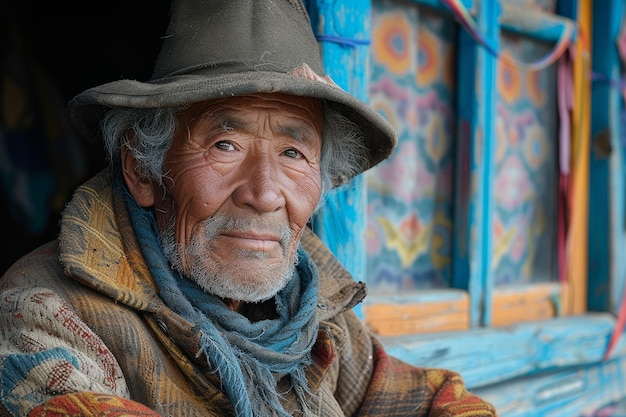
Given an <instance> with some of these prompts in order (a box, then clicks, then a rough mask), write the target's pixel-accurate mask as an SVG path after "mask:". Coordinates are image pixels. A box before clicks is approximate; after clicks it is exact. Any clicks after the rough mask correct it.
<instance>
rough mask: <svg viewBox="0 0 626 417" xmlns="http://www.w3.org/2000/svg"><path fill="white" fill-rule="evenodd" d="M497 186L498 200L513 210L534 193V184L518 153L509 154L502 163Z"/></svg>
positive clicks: (496, 182)
mask: <svg viewBox="0 0 626 417" xmlns="http://www.w3.org/2000/svg"><path fill="white" fill-rule="evenodd" d="M495 187H496V190H495V194H496V200H497V201H498V202H499V203H500V204H502V205H503V206H504V208H506V209H508V210H513V209H515V208H516V207H518V206H519V205H521V204H522V203H524V202H526V201H527V200H528V198H529V196H530V195H531V193H532V184H531V183H530V180H529V178H528V173H527V172H526V168H525V167H524V164H523V162H522V161H521V160H520V158H519V157H518V156H517V155H511V156H509V157H508V158H507V159H506V160H505V161H504V163H503V164H502V165H501V167H500V170H499V172H498V176H497V177H496V181H495Z"/></svg>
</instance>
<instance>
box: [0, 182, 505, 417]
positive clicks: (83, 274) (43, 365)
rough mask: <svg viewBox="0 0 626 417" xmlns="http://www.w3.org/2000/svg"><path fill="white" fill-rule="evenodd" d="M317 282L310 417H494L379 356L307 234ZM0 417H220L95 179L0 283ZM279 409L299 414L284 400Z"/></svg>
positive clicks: (342, 275) (351, 289) (437, 378)
mask: <svg viewBox="0 0 626 417" xmlns="http://www.w3.org/2000/svg"><path fill="white" fill-rule="evenodd" d="M302 244H303V247H304V248H305V249H306V250H307V251H308V253H309V254H310V256H311V258H312V260H313V261H314V262H315V264H316V266H317V268H318V270H319V274H320V294H319V300H318V305H317V312H316V314H317V317H318V319H319V321H320V330H319V333H318V338H317V341H316V343H315V346H314V348H313V351H312V357H313V359H314V363H313V364H312V365H310V366H309V367H308V368H307V371H306V373H307V379H308V382H309V385H310V388H311V390H312V392H313V396H312V397H311V400H310V404H309V405H310V407H311V409H312V410H313V412H314V413H315V415H317V416H325V417H326V416H330V417H332V416H385V417H391V416H439V417H446V416H456V415H459V416H460V415H462V416H484V417H487V416H495V415H496V413H495V410H494V409H493V407H492V406H491V405H490V404H488V403H486V402H484V401H482V400H481V399H480V398H478V397H476V396H474V395H472V394H470V393H468V392H467V391H466V389H465V387H464V385H463V381H462V379H461V378H460V376H459V375H458V374H456V373H454V372H449V371H445V370H438V369H422V368H416V367H413V366H410V365H408V364H405V363H403V362H401V361H399V360H397V359H395V358H392V357H389V356H388V355H387V354H386V353H385V352H384V349H383V348H382V346H381V345H380V343H379V342H378V341H377V339H376V338H375V337H373V336H372V335H371V334H370V333H369V332H368V331H367V329H366V328H365V327H364V326H363V324H362V323H361V321H360V320H359V319H358V317H357V316H356V315H355V314H354V313H353V311H352V310H351V309H352V307H354V306H355V305H356V304H357V303H359V302H360V301H361V300H362V299H363V297H364V296H365V292H366V290H365V286H364V285H363V284H362V283H357V282H355V281H354V280H353V279H352V277H351V276H350V275H349V274H348V273H347V272H346V271H345V270H344V269H343V268H342V266H341V265H340V264H339V262H338V261H337V260H336V259H335V258H334V257H333V256H332V254H331V253H330V252H329V251H328V250H327V249H326V248H325V246H324V245H323V244H322V243H321V241H320V240H319V239H318V238H317V237H316V236H315V235H314V234H313V233H312V232H311V231H307V232H305V234H304V236H303V238H302ZM0 291H2V294H1V296H0V373H1V375H0V377H1V380H2V389H1V390H0V416H1V415H10V416H52V415H54V416H61V415H94V416H97V415H124V416H155V415H162V416H175V417H194V416H231V415H233V407H232V404H231V402H230V400H229V398H228V397H227V396H226V395H225V394H224V393H223V392H222V391H221V390H220V381H219V380H218V379H217V376H216V374H215V373H213V372H211V370H210V369H208V366H207V361H206V358H205V357H204V356H203V354H201V353H198V352H201V350H200V348H199V334H198V333H197V332H195V331H194V329H193V324H192V323H190V322H188V321H187V320H185V319H184V318H182V317H181V316H179V315H178V314H176V313H175V312H173V311H172V310H171V309H169V308H168V307H167V306H166V305H165V304H164V303H163V301H162V300H161V299H160V298H159V296H158V292H157V289H156V286H155V284H154V282H153V280H152V278H151V276H150V273H149V271H148V268H147V266H146V264H145V262H144V260H143V258H142V255H141V250H140V248H139V247H138V245H137V241H136V239H135V236H134V232H133V228H132V225H131V223H130V220H129V217H128V214H127V211H126V208H125V205H124V201H123V198H122V197H121V196H118V195H116V194H115V193H113V191H112V186H111V181H110V179H109V173H108V172H107V171H103V172H102V173H100V174H98V175H97V176H95V177H94V178H93V179H91V180H90V181H88V182H87V183H85V184H84V185H83V186H81V187H79V189H78V190H77V191H76V193H75V195H74V197H73V199H72V201H71V202H70V203H69V204H68V206H67V207H66V209H65V211H64V213H63V217H62V222H61V229H60V234H59V238H58V241H55V242H51V243H49V244H47V245H44V246H42V247H40V248H39V249H37V250H35V251H33V252H32V253H30V254H28V255H26V256H25V257H23V258H22V259H20V260H19V261H18V262H17V263H16V264H14V265H13V266H12V267H11V268H10V269H9V270H8V271H7V272H6V273H5V275H4V276H3V277H2V279H0ZM288 379H289V378H288V377H283V378H282V379H280V380H279V382H278V387H279V389H281V390H282V391H284V392H286V395H285V400H284V404H285V408H286V409H287V410H288V411H289V412H290V413H292V414H293V415H300V411H299V410H298V409H297V406H296V404H297V401H295V398H294V397H293V395H292V394H290V392H289V391H288V387H289V380H288Z"/></svg>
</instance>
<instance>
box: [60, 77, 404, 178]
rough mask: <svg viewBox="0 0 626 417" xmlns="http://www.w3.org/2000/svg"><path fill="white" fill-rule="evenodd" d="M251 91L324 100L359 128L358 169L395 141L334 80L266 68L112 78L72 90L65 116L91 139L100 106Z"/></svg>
mask: <svg viewBox="0 0 626 417" xmlns="http://www.w3.org/2000/svg"><path fill="white" fill-rule="evenodd" d="M254 93H284V94H290V95H294V96H304V97H313V98H319V99H323V100H325V101H326V102H328V103H329V105H330V106H331V107H332V108H333V109H335V110H336V111H337V112H339V113H340V114H342V115H343V116H345V117H347V118H348V119H349V120H351V121H352V122H354V123H356V124H357V125H358V126H360V128H361V132H362V134H363V136H364V142H365V143H364V145H365V146H366V148H367V149H369V153H370V155H369V156H370V157H369V160H368V161H366V162H365V163H364V165H363V166H362V171H365V170H367V169H369V168H371V167H373V166H374V165H376V164H378V163H379V162H381V161H383V160H384V159H386V158H388V157H389V156H390V155H391V152H392V151H393V149H394V148H395V146H396V143H397V137H396V132H395V130H394V129H393V127H392V126H391V124H390V123H389V122H388V121H387V120H386V119H385V118H384V117H383V116H382V115H380V114H379V113H377V112H376V111H375V110H374V109H373V108H372V107H370V106H369V105H367V104H366V103H365V102H363V101H361V100H359V99H357V98H356V97H354V96H353V95H351V94H349V93H347V92H345V91H344V90H342V89H341V88H339V87H337V86H336V85H334V84H328V83H323V82H319V81H317V80H310V79H307V78H302V77H295V76H293V75H291V74H288V73H281V72H272V71H265V72H263V71H250V72H244V73H222V74H219V75H215V74H213V75H211V76H210V77H207V76H205V75H204V76H203V75H198V74H186V75H176V76H168V77H165V78H162V79H156V80H151V81H148V82H141V81H136V80H118V81H114V82H111V83H107V84H103V85H100V86H98V87H94V88H91V89H89V90H86V91H84V92H83V93H81V94H79V95H77V96H76V97H75V98H74V99H72V101H70V103H69V117H70V122H71V123H72V125H73V127H74V128H75V129H76V131H77V133H78V134H79V135H80V136H82V137H85V138H91V139H92V140H93V138H94V137H95V136H96V133H97V131H98V124H99V120H100V117H101V115H102V112H103V111H105V110H106V109H107V108H110V107H131V108H157V107H166V106H180V105H186V104H190V103H195V102H199V101H204V100H211V99H216V98H224V97H234V96H242V95H246V94H254ZM362 171H361V172H362Z"/></svg>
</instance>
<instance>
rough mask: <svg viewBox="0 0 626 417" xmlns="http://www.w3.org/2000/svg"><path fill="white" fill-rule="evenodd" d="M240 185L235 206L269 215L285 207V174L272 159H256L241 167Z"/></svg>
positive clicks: (236, 192) (234, 198)
mask: <svg viewBox="0 0 626 417" xmlns="http://www.w3.org/2000/svg"><path fill="white" fill-rule="evenodd" d="M241 170H242V172H241V177H240V184H239V186H238V187H237V188H236V189H235V191H234V193H233V200H234V202H235V204H237V205H238V206H240V207H245V206H247V207H251V208H253V209H254V210H256V211H257V212H259V213H267V212H272V211H276V210H279V209H280V208H282V207H284V205H285V203H286V201H285V195H284V193H283V188H282V180H283V179H284V178H283V174H282V173H281V171H280V169H279V167H277V163H276V162H275V161H273V160H271V158H267V157H264V158H255V159H254V160H252V161H248V163H246V164H243V165H242V166H241Z"/></svg>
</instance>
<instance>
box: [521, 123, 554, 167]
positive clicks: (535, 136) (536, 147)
mask: <svg viewBox="0 0 626 417" xmlns="http://www.w3.org/2000/svg"><path fill="white" fill-rule="evenodd" d="M522 141H523V143H524V159H525V160H526V162H527V163H528V165H530V167H531V168H533V169H537V168H539V167H541V166H542V165H543V163H544V162H545V161H546V159H547V158H548V156H549V154H550V153H551V152H550V143H549V141H548V138H547V137H546V132H545V130H544V129H543V128H542V127H541V126H540V125H539V124H538V123H535V124H533V125H531V126H529V127H527V128H526V129H524V130H523V139H522Z"/></svg>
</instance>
